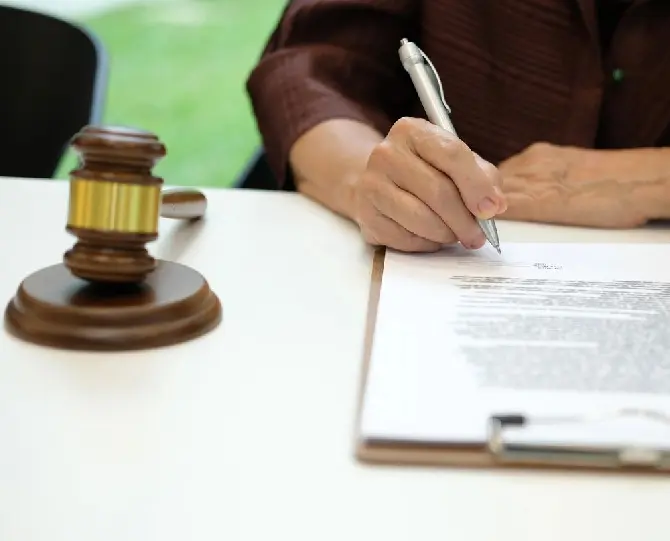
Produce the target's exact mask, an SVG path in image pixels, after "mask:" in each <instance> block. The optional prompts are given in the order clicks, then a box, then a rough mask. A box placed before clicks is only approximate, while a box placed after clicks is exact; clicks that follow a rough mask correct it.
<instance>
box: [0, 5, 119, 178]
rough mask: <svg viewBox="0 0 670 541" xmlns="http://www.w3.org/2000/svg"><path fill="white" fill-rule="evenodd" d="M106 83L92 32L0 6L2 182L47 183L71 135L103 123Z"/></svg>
mask: <svg viewBox="0 0 670 541" xmlns="http://www.w3.org/2000/svg"><path fill="white" fill-rule="evenodd" d="M106 85H107V59H106V55H105V52H104V49H103V47H102V45H101V44H100V43H99V41H98V40H97V38H96V37H95V36H93V35H92V34H91V33H90V32H88V31H87V30H85V29H83V28H82V27H79V26H77V25H75V24H72V23H69V22H67V21H63V20H60V19H58V18H56V17H53V16H50V15H46V14H43V13H37V12H34V11H29V10H23V9H18V8H13V7H8V6H0V176H14V177H36V178H50V177H52V176H53V175H54V174H55V172H56V170H57V168H58V165H59V162H60V160H61V158H62V157H63V155H64V153H65V151H66V150H67V147H68V144H69V141H70V139H71V138H72V136H73V135H75V134H76V133H77V132H78V131H79V130H80V129H81V128H82V127H84V126H85V125H87V124H98V123H100V121H101V115H102V109H103V103H104V98H105V93H106Z"/></svg>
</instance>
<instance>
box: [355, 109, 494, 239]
mask: <svg viewBox="0 0 670 541" xmlns="http://www.w3.org/2000/svg"><path fill="white" fill-rule="evenodd" d="M354 197H355V203H354V205H355V219H356V221H357V223H358V225H359V226H360V228H361V232H362V234H363V237H364V238H365V240H366V241H367V242H369V243H370V244H373V245H381V246H387V247H389V248H393V249H396V250H400V251H405V252H430V251H436V250H439V249H440V248H441V247H442V246H444V245H446V244H452V243H454V242H456V241H460V242H461V244H463V246H465V247H466V248H471V249H476V248H481V247H482V246H483V244H484V242H486V239H485V237H484V234H483V233H482V231H481V229H480V227H479V225H478V224H477V221H476V219H475V218H474V216H473V215H477V216H478V217H480V218H482V219H488V218H491V217H493V216H495V215H496V214H498V213H500V212H502V211H503V210H504V209H505V198H504V196H503V194H502V191H501V190H500V175H499V173H498V170H497V169H496V168H495V167H494V166H493V165H491V164H490V163H488V162H486V161H484V160H483V159H481V158H480V157H479V156H477V155H476V154H474V153H473V152H472V151H471V150H470V149H469V148H468V147H467V146H466V144H465V143H463V142H462V141H461V140H460V139H458V138H457V137H454V136H452V135H450V134H449V133H448V132H446V131H445V130H442V129H440V128H438V127H437V126H435V125H433V124H431V123H430V122H427V121H425V120H421V119H416V118H405V119H401V120H399V121H398V122H396V123H395V125H394V126H393V127H392V128H391V130H390V131H389V134H388V136H387V137H386V138H385V139H384V141H382V142H381V143H380V144H379V145H377V147H376V148H375V149H374V150H373V151H372V153H371V155H370V159H369V160H368V164H367V169H366V170H365V172H364V173H363V174H362V175H361V177H360V178H359V179H358V181H357V183H356V185H355V194H354Z"/></svg>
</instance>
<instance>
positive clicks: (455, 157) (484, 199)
mask: <svg viewBox="0 0 670 541" xmlns="http://www.w3.org/2000/svg"><path fill="white" fill-rule="evenodd" d="M389 139H391V140H392V141H393V142H394V143H397V144H402V141H404V142H405V144H406V146H407V147H408V148H409V150H410V151H412V152H413V153H414V154H416V155H417V156H418V157H419V158H421V159H422V160H423V161H424V162H426V163H427V164H429V165H431V166H432V167H433V168H434V169H437V170H438V171H440V172H442V173H443V174H444V175H446V176H447V177H449V178H450V179H451V180H452V181H453V183H454V185H455V186H456V188H457V190H458V192H459V194H460V198H461V199H462V201H463V203H464V204H465V206H466V208H467V209H468V210H469V211H470V212H471V213H472V214H473V215H474V216H476V217H477V218H480V219H488V218H492V217H493V216H495V215H496V214H498V213H500V212H503V211H504V209H505V197H504V195H503V193H502V191H501V190H500V174H499V172H498V170H497V169H496V168H495V167H494V166H492V165H491V164H488V163H487V162H485V161H484V160H482V159H481V158H479V157H477V156H476V155H475V154H474V153H473V152H472V151H471V150H470V148H469V147H468V146H467V145H466V144H465V143H464V142H463V141H461V140H460V139H459V138H458V137H456V136H454V135H451V134H450V133H448V132H446V131H445V130H442V129H441V128H439V127H437V126H435V125H433V124H431V123H430V122H427V121H425V120H422V119H417V118H414V119H402V120H400V121H398V122H397V123H396V124H395V125H394V127H393V129H392V130H391V131H390V132H389ZM405 180H407V181H409V179H407V178H406V177H405ZM402 187H403V188H406V186H402ZM433 189H435V190H437V189H439V188H435V187H434V188H433Z"/></svg>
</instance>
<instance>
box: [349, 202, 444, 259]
mask: <svg viewBox="0 0 670 541" xmlns="http://www.w3.org/2000/svg"><path fill="white" fill-rule="evenodd" d="M361 231H362V233H363V238H364V239H365V241H366V242H367V243H369V244H372V245H373V246H387V247H389V248H392V249H394V250H399V251H402V252H437V251H438V250H440V249H441V248H442V244H440V243H438V242H433V241H431V240H428V239H425V238H422V237H419V236H418V235H415V234H414V233H411V232H410V231H408V230H407V229H405V228H404V227H402V226H401V225H399V224H398V223H397V222H395V221H393V220H392V219H391V218H388V217H387V216H384V215H383V214H382V213H381V212H379V211H377V210H375V209H372V208H371V209H370V212H369V214H368V216H367V217H366V220H365V227H362V228H361Z"/></svg>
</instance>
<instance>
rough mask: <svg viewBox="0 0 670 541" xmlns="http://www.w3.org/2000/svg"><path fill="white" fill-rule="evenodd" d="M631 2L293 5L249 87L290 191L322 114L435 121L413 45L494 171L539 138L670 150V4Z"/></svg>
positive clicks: (272, 158) (309, 1) (334, 0)
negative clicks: (291, 174)
mask: <svg viewBox="0 0 670 541" xmlns="http://www.w3.org/2000/svg"><path fill="white" fill-rule="evenodd" d="M624 3H631V2H624ZM620 4H621V0H292V1H291V2H289V4H288V7H287V8H286V10H285V12H284V14H283V16H282V18H281V20H280V22H279V24H278V26H277V28H276V29H275V31H274V32H273V34H272V36H271V38H270V40H269V42H268V44H267V47H266V49H265V51H264V53H263V56H262V58H261V60H260V62H259V63H258V65H257V66H256V67H255V69H254V70H253V72H252V73H251V75H250V77H249V80H248V82H247V90H248V92H249V95H250V98H251V102H252V106H253V110H254V113H255V115H256V120H257V124H258V128H259V130H260V133H261V136H262V141H263V145H264V147H265V150H266V153H267V157H268V160H269V163H270V166H271V168H272V170H273V171H274V174H275V175H276V176H277V180H278V183H279V186H284V185H285V183H286V182H287V180H290V179H287V172H288V171H287V170H288V167H287V164H288V153H289V150H290V148H291V146H292V145H293V143H294V142H295V140H296V139H297V138H298V137H299V136H300V135H302V134H303V133H304V132H305V131H307V130H309V129H310V128H312V127H313V126H315V125H316V124H318V123H320V122H323V121H324V120H327V119H332V118H350V119H355V120H359V121H362V122H365V123H368V124H370V125H372V126H374V127H376V128H377V129H378V130H379V131H380V132H382V133H386V132H387V131H388V129H389V128H390V127H391V125H392V124H393V123H394V122H395V121H396V120H397V119H398V118H400V117H403V116H419V117H425V114H424V112H423V110H422V108H421V105H420V103H419V101H418V98H417V96H416V93H415V91H414V88H413V87H412V84H411V80H410V79H409V76H408V75H407V73H406V72H405V71H404V69H403V68H402V66H401V64H400V60H399V58H398V47H399V43H400V40H401V38H404V37H406V38H408V39H410V40H413V41H415V42H416V43H417V44H418V45H419V46H420V47H421V48H422V49H423V50H424V52H425V53H426V54H427V55H428V56H429V57H430V58H431V60H432V61H433V64H434V65H435V67H436V69H437V71H438V72H439V74H440V77H441V78H442V83H443V86H444V91H445V97H446V99H447V102H448V103H449V105H450V107H451V109H452V112H453V120H454V124H455V126H456V129H457V130H458V132H459V135H460V136H461V137H462V138H463V139H464V140H465V141H466V143H468V144H469V145H470V147H471V148H472V149H473V150H474V151H476V152H477V153H479V154H481V155H482V156H483V157H485V158H486V159H488V160H490V161H492V162H493V163H498V162H499V161H501V160H503V159H505V158H507V157H508V156H510V155H513V154H515V153H517V152H520V151H521V150H523V149H524V148H525V147H526V146H528V145H529V144H531V143H533V142H536V141H548V142H552V143H555V144H563V145H577V146H582V147H587V148H626V147H641V146H670V129H669V126H670V45H669V44H670V2H669V1H668V0H632V7H630V8H628V9H620ZM614 30H616V31H614Z"/></svg>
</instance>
